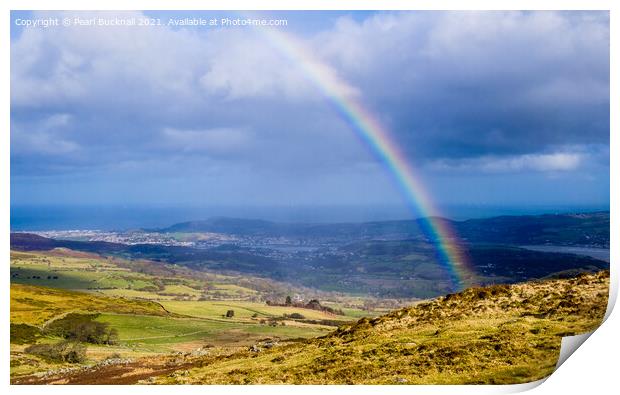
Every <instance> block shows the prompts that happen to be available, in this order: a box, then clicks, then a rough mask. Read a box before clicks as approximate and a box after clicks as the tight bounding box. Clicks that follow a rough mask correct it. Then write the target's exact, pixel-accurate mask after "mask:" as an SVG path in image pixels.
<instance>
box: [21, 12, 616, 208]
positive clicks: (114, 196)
mask: <svg viewBox="0 0 620 395" xmlns="http://www.w3.org/2000/svg"><path fill="white" fill-rule="evenodd" d="M147 14H148V15H149V16H152V17H158V18H161V19H162V21H163V22H164V23H167V21H168V19H169V18H176V17H179V18H181V17H187V16H202V17H205V18H209V17H216V18H221V17H223V16H231V17H234V18H236V17H239V15H237V14H223V13H217V14H211V13H209V12H201V13H171V12H166V13H154V12H149V13H147ZM75 15H76V14H75V13H71V14H63V13H49V12H46V13H41V12H35V13H28V12H19V13H13V15H12V18H13V22H15V20H16V19H18V18H22V19H23V18H43V17H49V16H53V17H59V18H64V17H74V16H75ZM93 15H94V14H92V13H90V14H84V13H83V14H80V16H82V17H84V18H87V17H90V16H93ZM96 15H97V16H104V17H111V16H122V17H130V16H136V17H140V16H142V14H140V13H99V14H96ZM262 16H264V17H266V18H267V17H274V18H286V19H288V26H286V27H281V28H278V29H283V30H285V31H286V33H287V34H291V35H295V36H296V37H297V39H298V40H300V41H302V42H303V44H304V46H305V47H306V48H308V51H310V52H312V53H313V56H314V57H315V58H317V59H319V60H320V61H321V62H322V63H324V64H325V65H326V67H328V68H329V69H330V70H331V71H332V72H333V73H334V74H335V75H337V76H338V78H340V79H341V80H342V81H344V82H345V83H346V85H347V86H348V87H351V88H353V89H354V90H355V92H357V93H356V94H357V95H358V97H359V101H361V102H362V103H363V104H364V106H365V107H366V108H367V109H369V110H370V111H371V112H372V113H373V114H374V116H376V118H377V119H379V120H380V122H381V123H382V124H383V125H384V126H385V127H386V129H387V130H389V133H390V135H391V136H392V139H393V140H394V141H395V142H397V144H398V145H399V146H400V147H401V149H402V150H403V151H404V152H405V153H406V155H407V157H408V160H409V163H410V164H411V166H412V167H413V168H415V169H416V171H417V172H418V173H419V174H420V176H421V177H422V179H423V180H424V184H425V185H426V187H427V188H428V190H429V192H430V194H431V195H432V196H433V198H434V199H435V201H436V202H437V204H439V205H451V204H491V205H512V206H515V205H541V204H543V205H544V204H548V205H556V204H557V205H583V206H585V205H607V204H608V203H609V18H608V14H607V13H606V12H587V13H584V12H559V13H558V12H510V13H506V12H454V13H452V12H404V13H396V12H387V13H372V12H350V11H349V12H313V13H308V12H306V13H295V12H283V13H264V14H263V15H262ZM257 29H261V28H255V27H236V28H209V27H190V28H179V27H164V26H161V27H151V28H147V27H101V28H96V27H68V28H66V27H57V28H54V27H50V28H47V29H44V28H23V27H18V26H15V23H13V24H12V33H11V36H12V42H11V203H12V204H13V205H19V204H60V203H67V204H138V205H139V204H165V205H194V206H196V205H198V206H199V205H206V206H214V205H215V206H217V205H224V204H226V205H248V204H251V205H259V206H260V205H297V204H298V205H312V204H317V205H329V204H336V205H338V204H340V205H342V204H344V205H347V204H358V205H375V204H386V205H390V204H394V205H399V204H403V198H402V197H401V193H400V191H399V189H398V188H397V187H396V185H395V183H394V181H393V179H392V176H391V175H390V174H389V172H388V171H387V169H386V166H385V165H384V164H382V163H381V162H380V161H379V160H377V157H376V155H375V154H374V153H373V151H372V149H370V148H369V147H368V146H367V145H366V144H365V143H364V142H363V141H361V140H360V138H359V137H358V135H357V134H356V133H355V131H354V130H353V129H352V126H351V125H350V124H349V123H348V122H347V121H346V120H345V119H343V118H342V116H341V114H340V113H339V112H338V111H336V110H335V109H334V108H333V106H332V105H331V104H330V102H329V101H328V100H326V98H325V97H324V96H323V92H322V91H321V90H320V89H318V88H317V86H316V85H315V84H314V83H313V81H312V80H311V79H308V77H307V75H306V74H305V72H304V67H303V65H301V64H300V63H299V61H296V60H295V59H291V58H290V57H288V56H287V55H286V54H285V53H282V51H281V50H280V49H279V48H278V47H277V46H274V45H273V43H272V42H270V41H269V39H267V38H266V37H267V36H266V35H265V34H262V33H261V32H259V31H257Z"/></svg>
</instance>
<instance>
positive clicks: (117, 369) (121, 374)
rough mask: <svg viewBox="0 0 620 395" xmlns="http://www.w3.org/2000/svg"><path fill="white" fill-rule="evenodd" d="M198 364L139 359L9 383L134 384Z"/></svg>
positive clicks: (16, 379)
mask: <svg viewBox="0 0 620 395" xmlns="http://www.w3.org/2000/svg"><path fill="white" fill-rule="evenodd" d="M199 364H200V362H199V361H196V360H194V361H187V362H182V363H174V361H171V360H162V361H153V360H139V361H135V362H130V363H126V364H116V365H107V366H95V367H92V368H86V369H82V370H79V371H76V372H69V373H64V374H62V373H61V374H56V375H54V374H52V375H49V376H47V375H46V376H40V375H31V376H25V377H19V378H15V379H11V384H14V385H15V384H16V385H40V384H116V385H118V384H136V383H137V382H138V381H140V380H144V379H148V378H149V377H154V376H161V375H164V374H170V373H172V372H175V371H177V370H187V369H191V368H193V367H195V366H198V365H199Z"/></svg>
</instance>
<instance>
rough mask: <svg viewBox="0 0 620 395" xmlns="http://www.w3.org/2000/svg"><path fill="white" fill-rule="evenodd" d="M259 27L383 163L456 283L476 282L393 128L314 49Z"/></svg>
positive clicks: (452, 234) (277, 30)
mask: <svg viewBox="0 0 620 395" xmlns="http://www.w3.org/2000/svg"><path fill="white" fill-rule="evenodd" d="M257 30H260V31H261V32H262V34H265V35H266V36H267V38H268V41H269V42H270V43H272V45H273V46H274V47H275V48H276V49H277V50H279V51H280V52H281V53H283V54H284V55H285V56H286V57H288V58H289V60H290V61H291V62H293V63H294V64H296V65H298V66H299V67H300V68H301V69H302V70H303V72H304V73H305V75H306V77H307V78H308V79H309V80H310V81H311V82H312V83H313V84H314V85H315V86H316V87H317V88H318V89H319V90H320V91H321V93H322V94H323V95H324V96H325V97H326V98H327V99H328V100H329V101H330V102H331V103H332V104H333V105H334V107H335V108H336V110H337V111H338V112H339V113H340V115H341V116H342V117H343V118H344V119H345V120H347V121H348V122H349V123H350V124H351V126H352V127H353V130H355V132H356V133H357V134H358V135H359V137H360V138H361V139H362V140H363V141H364V142H365V143H366V144H367V145H368V146H369V147H371V149H372V150H373V151H374V153H375V154H376V155H377V156H378V157H379V159H380V160H381V161H382V162H383V163H385V165H386V166H387V167H388V169H389V170H390V173H391V174H392V175H393V176H394V178H395V180H396V182H397V184H398V185H399V187H400V189H401V190H402V193H403V194H404V195H405V198H406V200H407V202H408V204H409V205H411V208H412V209H417V210H418V211H419V212H420V213H422V214H423V217H424V218H423V221H422V222H423V224H422V225H423V226H422V227H423V230H424V232H425V234H426V236H427V237H428V238H429V239H430V240H431V242H432V243H433V244H434V245H435V247H436V251H437V258H438V261H439V262H440V264H441V265H442V266H443V267H444V268H445V269H446V271H447V273H448V274H449V276H450V279H451V281H452V284H453V286H454V287H456V288H458V289H462V288H464V287H466V286H468V285H471V284H472V283H474V282H475V279H476V275H475V274H474V272H473V271H472V270H471V269H470V267H469V266H468V261H467V257H466V255H465V253H464V251H463V249H462V248H460V247H459V238H458V237H457V235H456V234H455V233H454V231H453V230H452V227H451V226H450V224H449V223H447V222H446V221H443V220H441V218H440V217H441V216H440V215H439V211H438V210H437V208H436V207H435V206H434V205H433V203H432V199H431V196H430V195H429V194H428V192H427V191H426V189H425V188H424V186H423V184H422V181H421V180H420V177H419V176H418V175H417V174H416V173H415V172H414V169H413V168H412V167H411V166H410V165H409V163H408V161H407V159H406V157H405V155H404V154H403V152H402V151H401V150H400V149H399V148H398V146H397V144H396V143H395V142H394V141H393V140H392V139H391V136H390V133H389V132H388V131H387V130H386V129H385V128H384V127H383V126H382V125H381V123H380V122H379V121H378V120H377V118H376V117H374V116H373V115H372V113H371V112H370V111H368V109H366V108H365V107H364V106H363V105H362V104H361V103H360V101H359V100H358V99H357V98H358V96H359V94H358V92H357V91H356V90H355V89H354V88H352V87H350V86H349V85H348V84H347V83H346V82H345V81H343V80H342V79H340V78H339V77H338V76H337V74H336V73H335V72H334V70H333V69H331V68H330V67H329V66H327V65H326V64H324V63H322V62H321V61H319V60H318V59H316V58H315V57H313V56H312V52H311V51H310V50H308V49H306V48H305V47H304V44H303V43H302V42H300V41H299V40H298V39H297V38H295V37H294V36H292V35H290V34H287V33H285V32H283V31H281V30H280V29H277V28H274V29H270V28H265V27H262V28H258V29H257Z"/></svg>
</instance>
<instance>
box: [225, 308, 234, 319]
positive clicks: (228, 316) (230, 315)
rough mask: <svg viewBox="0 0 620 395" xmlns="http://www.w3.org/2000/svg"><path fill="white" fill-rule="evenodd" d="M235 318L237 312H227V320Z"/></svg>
mask: <svg viewBox="0 0 620 395" xmlns="http://www.w3.org/2000/svg"><path fill="white" fill-rule="evenodd" d="M234 316H235V310H228V311H227V312H226V318H232V317H234Z"/></svg>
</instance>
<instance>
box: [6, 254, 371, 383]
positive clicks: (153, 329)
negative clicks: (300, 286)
mask: <svg viewBox="0 0 620 395" xmlns="http://www.w3.org/2000/svg"><path fill="white" fill-rule="evenodd" d="M145 268H146V269H148V270H145ZM153 270H160V272H156V273H153ZM205 278H207V279H205ZM205 278H202V277H199V276H192V273H189V275H177V274H176V273H175V272H170V269H168V268H162V269H160V268H159V267H155V268H154V269H153V267H152V266H148V265H147V263H145V262H136V264H135V266H134V265H132V263H131V262H127V261H122V262H119V261H116V260H112V259H105V258H101V257H98V256H93V255H89V254H81V253H74V252H71V251H52V252H45V253H21V252H11V324H12V330H13V325H19V324H27V325H31V326H34V327H37V328H39V329H38V330H44V329H45V328H46V325H48V324H49V323H50V322H53V321H55V320H57V319H62V318H63V317H65V316H66V315H67V314H68V313H98V316H97V318H96V321H97V322H100V323H104V324H107V325H108V326H109V327H110V328H113V329H115V330H116V331H117V333H118V343H117V344H114V345H105V346H104V345H96V344H89V345H88V350H87V356H88V362H87V363H96V362H97V361H101V360H103V359H105V358H108V357H110V356H112V355H121V356H123V357H131V358H139V357H144V356H151V357H152V356H155V355H166V354H170V353H172V352H178V351H185V352H190V351H192V350H196V349H200V348H203V347H207V346H208V347H229V348H230V347H232V348H233V349H235V348H236V349H239V348H240V347H241V348H243V347H247V346H248V345H251V344H254V343H256V342H258V341H264V340H265V339H270V340H272V341H287V340H292V339H307V338H313V337H317V336H323V335H326V334H327V333H329V332H330V331H331V330H333V329H334V326H333V325H334V322H341V323H346V322H351V321H352V320H354V319H356V318H357V317H359V316H361V315H364V314H366V315H368V314H371V312H368V311H365V310H362V309H360V308H355V307H353V308H351V307H350V308H345V310H346V314H345V315H344V316H341V315H334V314H329V313H326V312H322V311H317V310H311V309H304V308H295V307H286V306H269V305H267V304H266V303H265V302H258V301H252V300H257V298H258V297H260V296H261V293H260V292H259V291H258V290H255V289H251V288H248V287H244V286H241V285H239V284H235V283H232V281H236V279H235V278H234V277H231V276H223V275H209V276H208V277H207V276H205ZM245 282H247V280H246V281H245ZM245 282H244V283H245ZM216 297H217V298H221V299H220V300H201V299H209V298H216ZM357 302H358V301H355V303H357ZM355 303H354V304H355ZM330 306H332V307H342V306H341V305H338V304H337V303H334V302H331V303H330ZM230 310H232V311H233V312H234V314H233V316H232V317H226V314H227V312H229V311H230ZM294 313H296V315H295V317H296V319H292V318H290V317H288V318H287V316H290V315H291V314H294ZM328 324H329V325H331V326H329V325H328ZM15 328H18V327H17V326H16V327H15ZM19 328H21V327H19ZM25 328H26V329H28V327H25ZM22 329H23V328H22ZM16 331H17V329H16ZM16 333H17V332H16ZM60 340H62V339H60V338H54V337H50V336H49V335H44V336H39V337H37V338H36V339H34V340H32V341H31V343H38V344H41V343H55V342H58V341H60ZM27 346H28V344H23V342H22V341H19V342H13V338H12V340H11V361H12V365H11V375H12V377H15V376H20V375H27V374H32V373H34V372H41V371H44V370H49V369H58V368H60V367H63V366H64V367H71V366H72V365H70V364H65V363H59V362H55V363H52V362H50V361H47V360H45V359H42V358H40V357H37V356H34V355H31V354H28V353H26V352H25V349H26V347H27Z"/></svg>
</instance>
